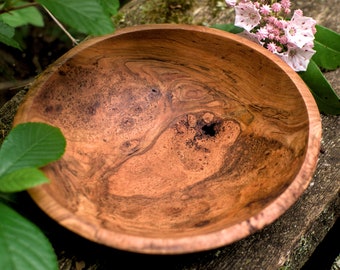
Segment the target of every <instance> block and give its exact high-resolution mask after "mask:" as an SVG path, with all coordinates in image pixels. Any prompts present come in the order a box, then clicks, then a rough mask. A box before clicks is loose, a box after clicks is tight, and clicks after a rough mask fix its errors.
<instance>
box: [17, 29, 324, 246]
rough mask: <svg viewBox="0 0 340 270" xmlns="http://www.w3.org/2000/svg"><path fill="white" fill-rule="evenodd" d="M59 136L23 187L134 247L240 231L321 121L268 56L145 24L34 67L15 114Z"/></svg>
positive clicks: (290, 180)
mask: <svg viewBox="0 0 340 270" xmlns="http://www.w3.org/2000/svg"><path fill="white" fill-rule="evenodd" d="M27 121H39V122H46V123H49V124H52V125H55V126H58V127H60V128H61V130H62V132H63V133H64V135H65V137H66V139H67V148H66V153H65V155H64V156H63V158H62V159H61V160H59V161H58V162H55V163H53V164H51V165H49V166H46V167H45V168H44V169H43V170H44V172H45V173H46V175H47V176H48V177H49V178H50V179H51V183H50V184H46V185H42V186H39V187H36V188H33V189H31V190H30V191H29V192H30V194H31V196H32V197H33V199H34V200H35V201H36V202H37V204H38V205H39V206H40V207H41V208H42V209H43V210H44V211H45V212H47V213H48V214H49V215H50V216H51V217H52V218H54V219H55V220H57V221H58V222H60V223H61V224H62V225H63V226H65V227H67V228H69V229H70V230H72V231H74V232H77V233H79V234H80V235H82V236H84V237H86V238H88V239H91V240H93V241H96V242H99V243H102V244H105V245H108V246H112V247H115V248H118V249H124V250H130V251H135V252H142V253H186V252H193V251H200V250H207V249H211V248H215V247H219V246H223V245H226V244H229V243H232V242H234V241H236V240H239V239H241V238H243V237H245V236H248V235H249V234H252V233H254V232H255V231H257V230H259V229H261V228H263V227H264V226H265V225H267V224H269V223H271V222H273V221H274V220H275V219H277V218H278V217H279V216H280V215H282V214H283V213H284V212H285V211H286V210H287V209H288V208H289V207H290V206H291V205H292V204H293V203H294V202H295V201H296V200H297V198H298V197H299V196H300V195H301V193H302V192H303V191H304V190H305V188H306V187H307V185H308V183H309V181H310V179H311V177H312V174H313V172H314V169H315V165H316V162H317V156H318V152H319V148H320V137H321V123H320V117H319V113H318V109H317V107H316V105H315V102H314V100H313V98H312V96H311V94H310V92H309V90H308V88H307V87H306V86H305V84H304V83H303V81H302V80H301V79H300V78H299V76H298V75H297V74H296V73H295V72H294V71H293V70H291V69H290V68H289V67H288V66H286V65H285V64H284V63H283V62H282V61H281V60H280V59H279V58H278V57H277V56H275V55H272V54H271V53H269V52H267V51H266V50H265V49H263V48H262V47H260V46H257V45H256V44H253V43H251V42H249V41H247V40H244V39H242V38H240V37H237V36H235V35H232V34H228V33H225V32H221V31H219V30H214V29H209V28H205V27H199V26H185V25H148V26H138V27H132V28H126V29H124V30H120V31H118V32H117V33H116V34H114V35H111V36H104V37H100V38H95V39H91V40H89V41H86V42H84V43H82V44H80V45H79V46H77V47H75V48H74V49H72V50H71V51H70V52H69V53H67V54H66V55H64V56H63V57H61V58H60V59H59V60H58V61H57V62H55V63H54V64H53V65H52V66H50V67H49V68H48V69H47V70H46V71H45V72H44V73H43V74H42V75H40V76H39V77H38V78H37V79H36V81H35V82H34V84H33V85H32V87H31V89H30V91H29V93H28V95H27V98H26V100H25V101H24V103H23V104H22V105H21V107H20V108H19V110H18V113H17V115H16V117H15V121H14V124H18V123H20V122H27Z"/></svg>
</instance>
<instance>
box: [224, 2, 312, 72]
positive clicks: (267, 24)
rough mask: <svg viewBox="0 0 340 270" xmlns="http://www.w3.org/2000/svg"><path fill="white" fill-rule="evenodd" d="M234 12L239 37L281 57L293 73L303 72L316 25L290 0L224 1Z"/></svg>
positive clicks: (310, 54) (308, 57)
mask: <svg viewBox="0 0 340 270" xmlns="http://www.w3.org/2000/svg"><path fill="white" fill-rule="evenodd" d="M226 3H227V5H228V6H230V7H234V9H235V23H234V24H235V25H236V26H239V27H242V28H243V29H244V31H243V32H242V33H241V35H242V36H244V37H246V38H248V39H250V40H252V41H255V42H257V43H259V44H260V45H262V46H263V47H265V48H267V49H268V50H269V51H271V52H272V53H274V54H276V55H278V56H279V57H281V58H282V59H283V60H284V61H285V62H286V63H287V64H288V65H290V66H291V67H292V68H293V69H294V70H295V71H305V70H306V69H307V66H308V64H309V61H310V59H311V58H312V56H313V54H314V53H315V50H313V47H314V34H315V32H316V29H315V24H316V21H315V20H313V19H312V18H310V17H305V16H303V13H302V11H301V10H295V11H294V13H293V16H292V17H291V18H290V14H291V9H290V0H277V1H275V0H274V1H273V0H271V1H268V0H258V1H250V0H226Z"/></svg>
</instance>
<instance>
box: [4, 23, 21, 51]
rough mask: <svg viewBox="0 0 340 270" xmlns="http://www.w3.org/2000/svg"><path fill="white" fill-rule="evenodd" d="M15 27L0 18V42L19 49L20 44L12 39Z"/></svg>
mask: <svg viewBox="0 0 340 270" xmlns="http://www.w3.org/2000/svg"><path fill="white" fill-rule="evenodd" d="M14 32H15V29H14V28H13V27H12V26H9V25H8V24H6V23H4V22H3V21H1V20H0V42H2V43H4V44H6V45H7V46H11V47H14V48H17V49H19V50H21V48H20V45H19V43H18V42H16V41H15V40H14V39H13V36H14Z"/></svg>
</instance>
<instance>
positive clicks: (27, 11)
mask: <svg viewBox="0 0 340 270" xmlns="http://www.w3.org/2000/svg"><path fill="white" fill-rule="evenodd" d="M23 4H25V2H22V1H19V2H17V3H16V4H15V6H16V7H17V6H21V5H23ZM26 4H27V3H26ZM0 19H2V20H3V21H4V22H5V23H7V24H8V25H10V26H12V27H19V26H23V25H27V24H32V25H35V26H38V27H42V26H44V20H43V17H42V15H41V13H40V12H39V10H38V9H37V8H35V7H26V8H23V9H18V10H13V11H10V12H7V13H3V14H1V15H0Z"/></svg>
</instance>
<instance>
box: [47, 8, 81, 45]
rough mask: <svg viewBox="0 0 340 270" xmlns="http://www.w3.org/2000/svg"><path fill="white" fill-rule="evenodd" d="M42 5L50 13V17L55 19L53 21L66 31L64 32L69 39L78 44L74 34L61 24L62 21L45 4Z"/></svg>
mask: <svg viewBox="0 0 340 270" xmlns="http://www.w3.org/2000/svg"><path fill="white" fill-rule="evenodd" d="M42 7H43V8H44V9H45V11H46V12H47V13H48V15H50V17H51V18H52V19H53V21H54V22H55V23H56V24H57V25H58V26H59V27H60V29H61V30H63V31H64V33H65V34H66V35H67V36H68V37H69V39H70V40H71V41H72V43H73V45H78V40H76V39H75V38H74V37H72V35H71V34H70V33H69V32H68V31H67V30H66V28H65V27H64V26H63V25H62V24H61V22H59V21H58V19H57V18H56V17H54V15H53V14H52V13H51V12H50V11H49V10H48V9H47V8H46V7H45V6H44V5H42Z"/></svg>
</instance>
